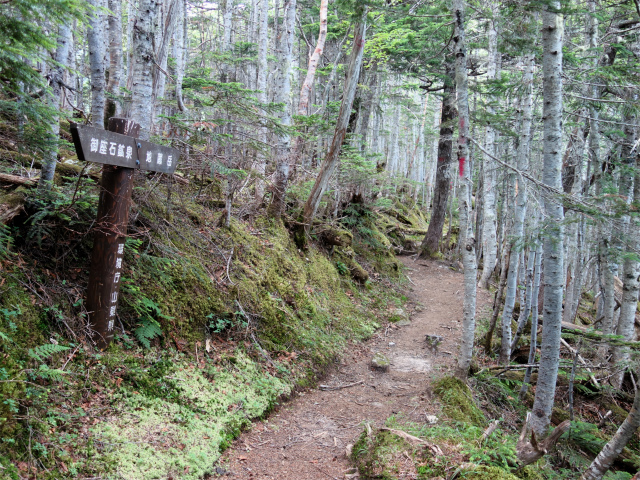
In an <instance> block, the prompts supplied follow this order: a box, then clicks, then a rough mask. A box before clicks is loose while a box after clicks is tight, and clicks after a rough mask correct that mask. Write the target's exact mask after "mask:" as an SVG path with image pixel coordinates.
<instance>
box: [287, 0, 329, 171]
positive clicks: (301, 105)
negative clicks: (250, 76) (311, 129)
mask: <svg viewBox="0 0 640 480" xmlns="http://www.w3.org/2000/svg"><path fill="white" fill-rule="evenodd" d="M328 7H329V0H320V32H319V33H318V42H317V43H316V48H315V49H314V50H313V53H312V54H311V55H310V56H309V65H308V66H307V75H306V76H305V78H304V81H303V82H302V88H301V89H300V99H299V101H298V109H297V112H296V113H297V114H298V115H299V116H303V115H307V114H308V110H309V100H310V98H311V89H312V88H313V82H314V80H315V78H316V70H318V63H319V62H320V57H322V52H323V51H324V44H325V41H326V39H327V11H328ZM303 146H304V139H303V138H302V136H301V135H298V136H297V137H296V138H295V140H294V142H293V147H292V148H291V158H290V160H289V168H290V169H292V168H295V165H296V164H297V163H298V162H299V161H300V157H301V155H302V150H303Z"/></svg>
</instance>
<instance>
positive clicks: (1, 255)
mask: <svg viewBox="0 0 640 480" xmlns="http://www.w3.org/2000/svg"><path fill="white" fill-rule="evenodd" d="M12 244H13V237H12V236H11V229H10V228H9V227H8V226H6V225H5V224H4V223H0V260H3V259H5V258H7V257H8V256H9V255H10V254H11V245H12Z"/></svg>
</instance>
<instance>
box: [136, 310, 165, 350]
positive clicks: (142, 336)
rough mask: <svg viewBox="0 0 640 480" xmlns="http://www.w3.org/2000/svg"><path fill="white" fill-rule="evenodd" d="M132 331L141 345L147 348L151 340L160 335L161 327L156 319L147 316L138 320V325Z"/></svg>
mask: <svg viewBox="0 0 640 480" xmlns="http://www.w3.org/2000/svg"><path fill="white" fill-rule="evenodd" d="M133 333H134V334H135V336H136V338H137V339H138V341H139V342H140V343H141V344H142V345H144V346H145V347H146V348H149V347H150V346H151V340H153V339H154V338H156V337H159V336H161V335H162V328H161V327H160V324H159V323H158V322H157V321H156V320H154V319H153V318H149V317H147V318H144V319H142V320H140V326H139V327H138V328H136V329H135V331H134V332H133Z"/></svg>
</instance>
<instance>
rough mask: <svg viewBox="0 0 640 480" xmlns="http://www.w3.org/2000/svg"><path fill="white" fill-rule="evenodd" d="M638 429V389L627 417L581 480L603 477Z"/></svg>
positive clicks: (639, 399)
mask: <svg viewBox="0 0 640 480" xmlns="http://www.w3.org/2000/svg"><path fill="white" fill-rule="evenodd" d="M638 427H640V389H639V390H638V391H637V392H636V395H635V398H634V400H633V406H632V407H631V410H630V411H629V415H627V418H625V419H624V422H622V425H620V428H618V431H617V432H616V433H615V435H614V436H613V438H611V440H609V442H608V443H607V444H606V445H605V446H604V448H603V449H602V451H601V452H600V453H599V454H598V455H597V456H596V458H595V459H594V460H593V462H592V463H591V465H590V466H589V468H588V469H587V471H586V472H584V474H583V475H582V477H581V480H600V479H601V478H602V477H604V474H605V473H607V471H608V470H609V468H611V465H613V462H614V461H615V460H616V458H618V455H620V452H622V449H623V448H624V447H625V446H626V445H627V443H629V440H631V437H632V436H633V435H634V433H635V432H636V430H637V429H638Z"/></svg>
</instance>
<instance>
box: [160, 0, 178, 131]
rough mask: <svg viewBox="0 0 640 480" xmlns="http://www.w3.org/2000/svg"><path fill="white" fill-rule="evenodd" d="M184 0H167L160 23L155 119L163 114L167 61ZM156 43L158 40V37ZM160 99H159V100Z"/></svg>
mask: <svg viewBox="0 0 640 480" xmlns="http://www.w3.org/2000/svg"><path fill="white" fill-rule="evenodd" d="M181 3H182V0H166V2H165V8H164V11H165V12H166V13H165V15H164V18H163V20H164V23H163V24H162V25H160V27H161V28H160V33H161V39H160V42H159V46H158V48H157V49H156V52H155V58H156V60H155V61H157V62H158V65H159V68H155V69H154V75H153V103H154V106H155V108H154V121H153V123H155V119H157V118H159V117H160V115H161V114H162V108H163V104H162V100H163V99H164V89H165V85H166V83H167V74H166V73H165V72H166V71H167V61H168V59H169V43H170V42H171V39H172V38H173V32H174V30H175V26H176V17H177V16H178V15H179V9H180V7H179V6H178V5H179V4H181ZM156 43H158V40H157V39H156ZM158 100H159V101H158ZM160 131H162V129H160Z"/></svg>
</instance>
